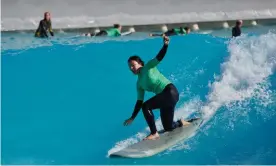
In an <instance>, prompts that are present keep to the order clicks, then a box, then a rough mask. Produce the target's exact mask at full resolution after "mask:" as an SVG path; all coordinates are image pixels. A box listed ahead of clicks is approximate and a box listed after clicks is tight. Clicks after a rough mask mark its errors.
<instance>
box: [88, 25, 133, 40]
mask: <svg viewBox="0 0 276 166" xmlns="http://www.w3.org/2000/svg"><path fill="white" fill-rule="evenodd" d="M121 31H122V26H121V25H120V24H114V25H113V28H110V29H106V30H101V31H100V32H98V33H87V34H85V36H108V37H117V36H123V35H129V34H131V33H132V32H130V31H129V32H125V33H123V34H122V33H121Z"/></svg>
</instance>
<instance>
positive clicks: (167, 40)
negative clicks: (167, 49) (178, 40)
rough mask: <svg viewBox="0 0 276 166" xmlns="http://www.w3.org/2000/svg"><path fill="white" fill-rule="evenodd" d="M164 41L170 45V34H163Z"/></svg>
mask: <svg viewBox="0 0 276 166" xmlns="http://www.w3.org/2000/svg"><path fill="white" fill-rule="evenodd" d="M163 41H164V44H165V45H169V43H170V38H169V37H168V36H165V35H164V36H163Z"/></svg>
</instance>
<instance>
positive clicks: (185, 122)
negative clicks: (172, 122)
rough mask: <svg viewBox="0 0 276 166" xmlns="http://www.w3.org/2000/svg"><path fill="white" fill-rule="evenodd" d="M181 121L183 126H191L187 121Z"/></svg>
mask: <svg viewBox="0 0 276 166" xmlns="http://www.w3.org/2000/svg"><path fill="white" fill-rule="evenodd" d="M180 121H181V123H182V125H183V126H188V125H189V124H191V123H190V122H187V121H185V120H183V119H180Z"/></svg>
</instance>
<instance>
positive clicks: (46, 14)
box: [44, 12, 50, 20]
mask: <svg viewBox="0 0 276 166" xmlns="http://www.w3.org/2000/svg"><path fill="white" fill-rule="evenodd" d="M47 14H50V12H45V13H44V19H45V20H46V15H47Z"/></svg>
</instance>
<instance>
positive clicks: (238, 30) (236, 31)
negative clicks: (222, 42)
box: [232, 26, 241, 37]
mask: <svg viewBox="0 0 276 166" xmlns="http://www.w3.org/2000/svg"><path fill="white" fill-rule="evenodd" d="M240 35H241V28H240V27H238V26H235V27H233V28H232V37H237V36H240Z"/></svg>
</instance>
